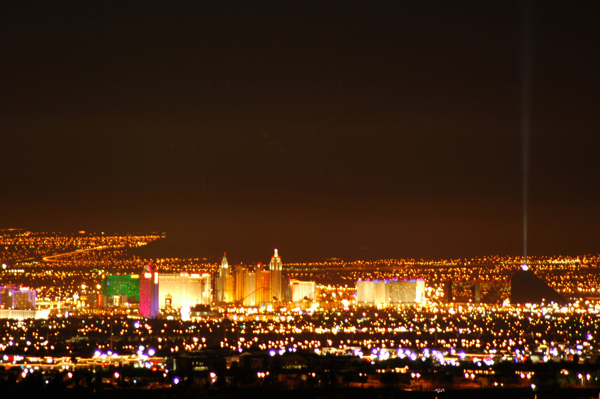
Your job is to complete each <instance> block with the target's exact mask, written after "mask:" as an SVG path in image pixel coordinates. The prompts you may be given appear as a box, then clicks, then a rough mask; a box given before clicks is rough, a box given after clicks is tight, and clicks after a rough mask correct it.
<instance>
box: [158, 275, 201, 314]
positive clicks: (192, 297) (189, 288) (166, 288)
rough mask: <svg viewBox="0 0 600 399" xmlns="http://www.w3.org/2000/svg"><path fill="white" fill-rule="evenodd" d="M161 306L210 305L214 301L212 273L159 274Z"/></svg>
mask: <svg viewBox="0 0 600 399" xmlns="http://www.w3.org/2000/svg"><path fill="white" fill-rule="evenodd" d="M158 286H159V288H158V298H159V299H158V303H159V307H161V308H166V307H167V297H169V301H168V302H169V306H170V307H172V308H173V309H180V308H182V307H184V306H189V307H194V306H196V305H209V304H210V303H211V302H212V292H211V291H212V290H211V289H210V275H209V274H206V273H205V274H202V275H200V274H198V273H177V274H159V275H158Z"/></svg>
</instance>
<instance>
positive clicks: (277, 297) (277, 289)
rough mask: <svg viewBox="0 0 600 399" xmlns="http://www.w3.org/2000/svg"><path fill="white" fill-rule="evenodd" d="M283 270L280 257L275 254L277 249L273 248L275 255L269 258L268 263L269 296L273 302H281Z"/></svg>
mask: <svg viewBox="0 0 600 399" xmlns="http://www.w3.org/2000/svg"><path fill="white" fill-rule="evenodd" d="M282 269H283V264H282V263H281V257H280V256H279V254H278V253H277V248H275V254H274V255H273V256H272V257H271V262H270V263H269V271H270V272H271V296H272V300H273V301H281V300H282V299H283V297H282V294H283V292H282V290H281V271H282Z"/></svg>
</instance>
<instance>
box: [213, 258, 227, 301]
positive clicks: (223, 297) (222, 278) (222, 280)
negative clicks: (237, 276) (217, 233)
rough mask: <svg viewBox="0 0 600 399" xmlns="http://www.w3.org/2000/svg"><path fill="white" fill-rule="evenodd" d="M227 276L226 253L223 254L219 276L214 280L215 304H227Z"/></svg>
mask: <svg viewBox="0 0 600 399" xmlns="http://www.w3.org/2000/svg"><path fill="white" fill-rule="evenodd" d="M228 276H229V262H227V252H225V253H223V259H222V260H221V267H220V268H219V276H218V277H217V279H216V290H215V291H216V292H217V298H216V299H217V303H224V302H228V300H227V294H226V289H227V277H228Z"/></svg>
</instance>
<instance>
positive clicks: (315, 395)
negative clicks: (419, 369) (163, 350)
mask: <svg viewBox="0 0 600 399" xmlns="http://www.w3.org/2000/svg"><path fill="white" fill-rule="evenodd" d="M599 395H600V390H599V389H597V388H594V389H587V388H560V389H552V390H536V391H532V390H531V389H524V388H500V389H499V388H493V389H457V390H445V391H443V392H431V391H407V390H400V389H393V388H378V389H375V388H314V389H296V390H279V389H269V388H247V389H239V388H236V389H221V390H206V389H197V388H185V387H176V388H164V389H118V390H113V389H105V390H100V391H90V390H87V389H67V390H61V391H51V390H39V391H38V390H35V392H34V391H28V390H9V391H3V392H2V394H1V395H0V396H1V397H2V398H3V399H4V398H26V397H34V396H35V397H60V398H62V399H70V398H73V399H74V398H86V399H94V398H97V399H104V398H107V399H108V398H110V399H138V398H139V399H178V398H182V399H188V398H199V399H202V398H222V399H279V398H282V399H304V398H310V399H330V398H332V399H354V398H357V399H394V398H407V399H412V398H414V399H434V398H439V399H449V398H466V399H471V398H472V399H487V398H492V399H494V398H497V399H504V398H507V399H552V398H556V399H558V398H573V399H597V398H600V396H599Z"/></svg>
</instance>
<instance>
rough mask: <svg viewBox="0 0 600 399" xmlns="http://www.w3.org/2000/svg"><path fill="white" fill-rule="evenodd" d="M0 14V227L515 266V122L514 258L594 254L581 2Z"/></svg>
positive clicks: (16, 6) (5, 8)
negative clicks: (505, 259)
mask: <svg viewBox="0 0 600 399" xmlns="http://www.w3.org/2000/svg"><path fill="white" fill-rule="evenodd" d="M0 7H1V12H0V15H1V16H0V18H2V23H1V24H0V31H1V32H2V37H3V38H4V39H3V41H4V45H3V46H2V49H1V52H2V59H3V62H2V70H3V75H4V76H5V79H4V81H3V84H2V92H3V96H2V98H1V99H0V104H1V107H0V115H1V117H0V120H1V122H0V124H1V130H2V149H3V165H4V167H3V168H2V171H1V172H0V173H1V175H0V176H1V180H2V193H3V194H2V196H1V197H0V209H1V211H0V212H1V216H2V217H1V221H2V225H3V226H4V227H18V228H26V229H32V230H37V231H68V232H76V231H79V230H88V231H106V232H110V233H114V232H119V233H126V232H148V231H157V232H168V233H169V238H168V240H169V242H170V243H169V247H171V246H172V247H173V248H174V249H173V250H169V251H167V252H169V253H171V254H173V253H175V252H177V251H180V253H183V252H185V253H186V254H188V255H190V256H192V255H194V256H218V255H219V254H220V253H221V252H223V251H229V252H230V253H231V254H232V256H239V257H240V258H239V261H246V262H250V261H260V260H263V261H264V258H263V256H264V255H263V254H264V253H265V252H268V251H267V250H268V249H270V248H274V247H281V248H286V254H287V256H288V258H287V259H289V260H299V261H310V260H319V259H325V258H330V257H340V258H344V259H351V260H353V259H378V258H391V257H404V256H408V257H416V258H425V259H441V258H452V257H470V256H475V255H479V256H483V255H491V254H500V255H514V256H516V255H520V254H522V253H523V233H522V230H523V215H522V213H523V203H522V191H523V173H522V171H523V148H522V146H523V138H522V135H523V109H524V107H525V108H526V109H527V110H528V118H529V121H530V132H529V135H530V139H529V154H528V156H529V176H528V191H529V198H528V223H529V234H528V236H529V240H528V247H529V253H531V254H534V255H577V254H584V253H597V252H598V245H597V234H596V226H597V224H598V221H599V220H598V218H599V216H598V215H599V214H600V212H599V209H598V204H599V203H600V201H598V199H599V194H600V192H599V190H600V189H599V188H598V184H597V181H596V177H597V172H598V170H599V169H600V168H599V165H598V157H597V156H596V151H595V149H596V148H597V147H598V145H599V144H600V142H599V141H598V140H599V139H598V135H597V134H596V132H597V130H598V127H599V125H600V120H599V118H600V116H599V114H598V112H597V108H598V103H599V101H598V100H599V98H598V93H599V91H598V83H599V82H598V74H597V66H598V64H599V62H598V61H599V60H598V53H597V52H596V51H595V48H596V46H595V44H597V43H598V30H597V29H596V20H595V16H596V15H597V11H598V10H597V6H596V4H595V3H578V4H577V5H565V4H564V3H559V2H518V1H515V2H501V3H493V4H481V3H479V2H467V3H461V4H460V5H459V4H436V3H422V2H384V3H378V4H364V3H347V4H338V3H327V2H326V3H322V2H319V3H315V4H310V3H306V4H294V3H289V2H286V3H280V4H269V3H266V2H257V3H253V4H248V3H245V2H236V3H228V4H212V5H208V4H196V5H192V4H170V3H169V4H167V3H164V4H161V3H157V2H155V3H152V4H142V3H135V2H128V3H127V4H119V5H115V4H110V3H95V4H79V5H75V6H73V7H70V6H66V5H57V4H54V5H51V4H48V3H46V2H32V3H27V4H21V3H17V2H6V3H4V4H2V5H1V6H0ZM527 38H529V39H527ZM524 40H529V41H530V42H529V44H528V45H526V46H525V47H526V48H528V49H529V50H527V52H525V53H524V52H523V48H524ZM524 63H526V64H527V65H529V74H528V76H529V78H528V79H529V80H528V81H529V95H528V104H524V103H523V101H524V99H523V90H524V83H523V82H524V76H523V73H524V72H523V65H524ZM233 254H235V255H233Z"/></svg>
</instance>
